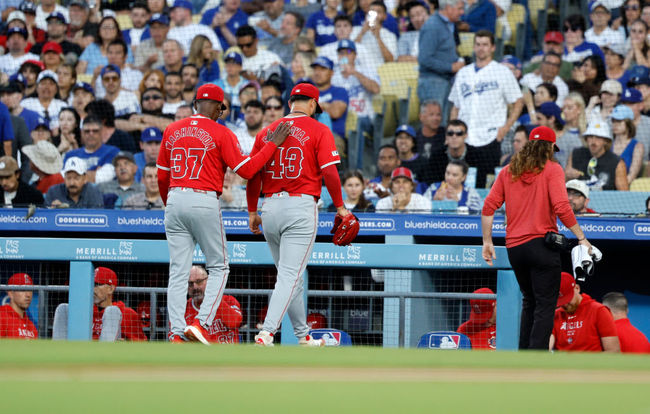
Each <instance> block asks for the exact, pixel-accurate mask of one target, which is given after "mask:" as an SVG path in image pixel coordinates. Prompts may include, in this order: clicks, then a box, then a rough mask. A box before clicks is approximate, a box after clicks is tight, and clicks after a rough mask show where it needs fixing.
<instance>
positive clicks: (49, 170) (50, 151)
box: [21, 141, 64, 194]
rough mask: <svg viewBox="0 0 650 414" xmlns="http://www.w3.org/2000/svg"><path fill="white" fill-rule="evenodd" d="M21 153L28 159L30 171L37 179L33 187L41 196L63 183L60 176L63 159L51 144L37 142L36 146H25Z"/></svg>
mask: <svg viewBox="0 0 650 414" xmlns="http://www.w3.org/2000/svg"><path fill="white" fill-rule="evenodd" d="M21 151H22V152H23V153H24V154H25V155H26V156H27V158H28V159H29V168H30V170H32V171H33V172H34V174H36V176H37V177H38V180H37V181H36V182H35V183H34V185H35V186H36V189H37V190H38V191H40V192H41V193H42V194H46V193H47V191H48V190H49V189H50V187H52V186H53V185H56V184H61V183H63V182H64V180H63V176H62V175H61V169H62V168H63V158H61V154H60V153H59V151H58V150H57V148H56V147H55V146H54V145H53V144H52V143H50V142H48V141H39V142H37V143H36V144H32V145H25V146H24V147H23V148H22V149H21Z"/></svg>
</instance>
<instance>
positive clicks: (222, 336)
mask: <svg viewBox="0 0 650 414" xmlns="http://www.w3.org/2000/svg"><path fill="white" fill-rule="evenodd" d="M240 307H241V305H240V304H239V301H238V300H237V299H235V298H234V297H232V296H230V295H223V298H222V299H221V304H219V309H217V314H216V315H215V317H214V320H213V321H212V325H210V326H209V327H208V334H209V335H208V338H207V339H208V341H209V342H214V343H219V344H238V343H239V326H240V325H241V322H242V314H241V309H240ZM198 314H199V309H198V308H197V307H196V306H195V305H194V300H192V299H188V300H187V306H186V307H185V322H187V324H188V325H191V324H192V322H194V318H196V315H198Z"/></svg>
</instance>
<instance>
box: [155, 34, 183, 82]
mask: <svg viewBox="0 0 650 414" xmlns="http://www.w3.org/2000/svg"><path fill="white" fill-rule="evenodd" d="M183 54H184V52H183V46H182V45H181V43H180V42H179V41H178V40H175V39H167V40H165V41H164V42H163V62H164V65H163V66H160V67H159V68H157V69H159V70H161V71H162V72H163V74H167V73H170V72H178V71H180V70H181V69H182V68H183V62H184V58H183Z"/></svg>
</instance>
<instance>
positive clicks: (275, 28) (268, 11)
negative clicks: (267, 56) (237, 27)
mask: <svg viewBox="0 0 650 414" xmlns="http://www.w3.org/2000/svg"><path fill="white" fill-rule="evenodd" d="M263 7H264V9H263V10H261V11H259V12H257V13H255V14H253V15H252V16H251V17H250V18H249V19H248V24H249V25H251V26H252V27H255V29H256V30H257V38H258V39H259V40H260V44H261V45H262V46H268V44H269V42H270V41H271V39H273V38H276V37H278V35H279V34H280V27H281V26H282V20H283V19H284V0H266V1H265V2H264V4H263ZM301 17H302V16H301Z"/></svg>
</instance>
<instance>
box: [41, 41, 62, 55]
mask: <svg viewBox="0 0 650 414" xmlns="http://www.w3.org/2000/svg"><path fill="white" fill-rule="evenodd" d="M47 52H54V53H57V54H59V55H61V54H63V48H61V45H60V44H58V43H56V42H47V43H45V44H44V45H43V49H41V54H42V55H43V54H45V53H47Z"/></svg>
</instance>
